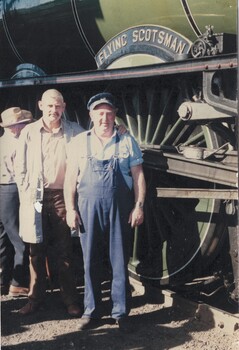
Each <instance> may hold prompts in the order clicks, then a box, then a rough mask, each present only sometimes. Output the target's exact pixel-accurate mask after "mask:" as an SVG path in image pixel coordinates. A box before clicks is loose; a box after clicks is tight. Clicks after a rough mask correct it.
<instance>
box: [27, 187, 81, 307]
mask: <svg viewBox="0 0 239 350" xmlns="http://www.w3.org/2000/svg"><path fill="white" fill-rule="evenodd" d="M42 222H43V243H37V244H30V274H31V282H30V292H29V298H30V299H33V300H34V301H37V302H42V300H43V298H44V296H45V291H46V264H45V262H46V256H47V250H48V246H49V245H51V248H52V249H54V252H55V254H54V256H55V257H56V260H57V261H56V264H57V270H58V280H59V285H60V290H61V294H62V298H63V302H64V303H65V304H66V305H70V304H73V303H75V302H77V299H78V295H77V290H76V284H75V277H74V273H73V269H72V264H71V259H72V240H71V234H70V229H69V227H68V226H67V224H66V210H65V203H64V197H63V191H62V190H45V191H44V199H43V208H42Z"/></svg>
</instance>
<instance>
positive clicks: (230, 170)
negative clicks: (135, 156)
mask: <svg viewBox="0 0 239 350" xmlns="http://www.w3.org/2000/svg"><path fill="white" fill-rule="evenodd" d="M143 153H144V164H145V166H146V167H148V168H151V169H156V170H160V171H163V172H166V173H171V174H176V175H181V176H186V177H190V178H194V179H199V180H204V181H207V182H211V183H218V184H222V185H226V186H232V187H233V188H238V168H237V164H234V163H233V164H227V163H225V164H224V163H222V162H221V163H219V162H212V161H211V162H210V161H206V160H198V159H187V158H185V157H184V156H182V155H180V154H172V153H167V152H163V151H160V150H153V149H150V150H149V149H147V150H143Z"/></svg>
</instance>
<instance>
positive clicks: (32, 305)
mask: <svg viewBox="0 0 239 350" xmlns="http://www.w3.org/2000/svg"><path fill="white" fill-rule="evenodd" d="M39 308H40V303H38V302H35V301H31V300H29V301H28V303H27V304H26V305H25V306H23V307H22V308H21V309H20V310H19V311H18V313H19V314H21V315H24V316H25V315H30V314H33V313H34V312H36V311H38V310H39Z"/></svg>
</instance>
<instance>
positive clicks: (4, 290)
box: [1, 285, 9, 295]
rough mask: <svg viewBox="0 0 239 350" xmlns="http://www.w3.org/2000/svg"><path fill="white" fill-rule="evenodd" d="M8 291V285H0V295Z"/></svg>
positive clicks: (6, 293)
mask: <svg viewBox="0 0 239 350" xmlns="http://www.w3.org/2000/svg"><path fill="white" fill-rule="evenodd" d="M8 293H9V286H4V285H1V295H8Z"/></svg>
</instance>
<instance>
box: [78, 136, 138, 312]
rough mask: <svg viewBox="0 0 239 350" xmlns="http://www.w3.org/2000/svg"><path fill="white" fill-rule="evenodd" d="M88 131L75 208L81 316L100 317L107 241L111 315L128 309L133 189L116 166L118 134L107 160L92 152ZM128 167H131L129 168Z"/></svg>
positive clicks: (117, 160) (117, 164)
mask: <svg viewBox="0 0 239 350" xmlns="http://www.w3.org/2000/svg"><path fill="white" fill-rule="evenodd" d="M90 141H91V133H90V132H89V133H88V135H87V158H88V161H87V165H86V168H85V172H84V174H83V177H82V179H81V182H80V184H79V186H78V208H79V212H80V216H81V219H82V228H83V229H82V230H81V245H82V251H83V258H84V268H85V296H84V307H85V310H84V315H83V317H94V318H98V317H100V310H99V306H100V303H101V282H102V280H101V279H102V275H101V272H102V264H103V248H104V247H105V246H106V245H107V247H108V249H109V259H110V263H111V267H112V285H111V299H112V303H113V307H112V313H111V315H112V317H113V318H115V319H118V318H120V317H122V316H125V315H127V314H128V313H129V311H130V310H129V298H130V292H129V290H130V288H129V280H128V268H127V265H128V262H129V257H130V243H131V242H132V241H131V239H132V230H131V226H130V224H128V220H129V214H130V211H131V210H132V208H133V192H132V191H131V190H130V189H129V187H128V186H127V184H126V182H125V180H124V177H123V175H122V173H121V170H120V167H119V142H120V139H119V136H118V135H117V134H116V142H115V154H114V155H113V156H112V157H111V158H110V159H109V160H97V159H96V158H94V157H92V155H91V153H92V152H91V142H90ZM129 170H130V169H129Z"/></svg>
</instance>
